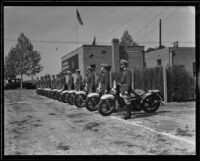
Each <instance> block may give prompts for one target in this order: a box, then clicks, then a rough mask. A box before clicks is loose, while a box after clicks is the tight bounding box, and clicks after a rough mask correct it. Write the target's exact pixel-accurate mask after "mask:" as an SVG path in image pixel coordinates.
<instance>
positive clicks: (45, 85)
mask: <svg viewBox="0 0 200 161" xmlns="http://www.w3.org/2000/svg"><path fill="white" fill-rule="evenodd" d="M44 88H47V75H45V76H44Z"/></svg>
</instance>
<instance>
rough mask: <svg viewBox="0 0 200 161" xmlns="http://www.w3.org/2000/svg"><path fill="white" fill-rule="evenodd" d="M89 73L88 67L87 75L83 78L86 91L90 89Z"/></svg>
mask: <svg viewBox="0 0 200 161" xmlns="http://www.w3.org/2000/svg"><path fill="white" fill-rule="evenodd" d="M88 73H89V67H87V68H86V72H85V76H84V78H83V87H84V89H85V91H87V92H88V91H89V86H88V80H89V79H88Z"/></svg>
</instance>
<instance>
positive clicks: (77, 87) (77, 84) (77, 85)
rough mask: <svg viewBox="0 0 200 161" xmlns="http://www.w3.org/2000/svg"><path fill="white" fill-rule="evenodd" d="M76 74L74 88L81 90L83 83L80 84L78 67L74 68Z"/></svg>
mask: <svg viewBox="0 0 200 161" xmlns="http://www.w3.org/2000/svg"><path fill="white" fill-rule="evenodd" d="M76 74H77V78H76V82H75V84H76V90H77V91H79V90H82V89H83V85H82V76H81V71H80V70H79V69H77V70H76Z"/></svg>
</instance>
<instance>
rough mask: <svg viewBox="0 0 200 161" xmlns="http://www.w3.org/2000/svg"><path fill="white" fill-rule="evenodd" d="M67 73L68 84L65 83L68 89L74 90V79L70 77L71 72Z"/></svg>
mask: <svg viewBox="0 0 200 161" xmlns="http://www.w3.org/2000/svg"><path fill="white" fill-rule="evenodd" d="M67 73H68V76H69V78H68V83H67V85H68V89H69V90H74V77H73V76H72V72H71V71H68V72H67Z"/></svg>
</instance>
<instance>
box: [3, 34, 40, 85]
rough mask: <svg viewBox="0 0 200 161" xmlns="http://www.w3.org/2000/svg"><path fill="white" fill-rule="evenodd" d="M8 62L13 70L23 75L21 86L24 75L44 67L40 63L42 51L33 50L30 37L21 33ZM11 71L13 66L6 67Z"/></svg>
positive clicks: (36, 71) (37, 71) (34, 72)
mask: <svg viewBox="0 0 200 161" xmlns="http://www.w3.org/2000/svg"><path fill="white" fill-rule="evenodd" d="M8 60H9V61H8V64H9V66H10V67H12V70H13V71H12V72H13V73H15V74H16V75H20V77H21V88H22V78H23V75H27V76H30V75H32V74H36V73H39V72H40V71H41V70H42V69H43V67H42V65H40V60H41V53H40V52H39V51H35V50H33V45H32V44H31V42H30V41H29V39H28V38H27V37H26V36H25V35H24V33H21V34H20V35H19V37H18V38H17V44H16V45H15V47H12V48H11V49H10V51H9V53H8ZM6 70H7V72H8V73H9V72H11V71H10V70H11V68H6Z"/></svg>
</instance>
